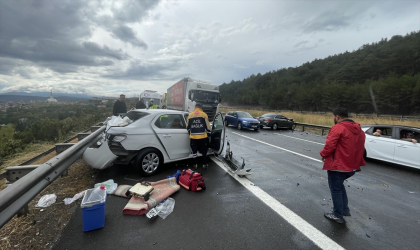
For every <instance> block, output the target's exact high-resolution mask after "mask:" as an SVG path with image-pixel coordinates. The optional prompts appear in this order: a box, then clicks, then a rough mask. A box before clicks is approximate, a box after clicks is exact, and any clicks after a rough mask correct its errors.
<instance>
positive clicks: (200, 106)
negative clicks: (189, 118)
mask: <svg viewBox="0 0 420 250" xmlns="http://www.w3.org/2000/svg"><path fill="white" fill-rule="evenodd" d="M195 107H196V108H200V109H203V105H201V103H196V104H195Z"/></svg>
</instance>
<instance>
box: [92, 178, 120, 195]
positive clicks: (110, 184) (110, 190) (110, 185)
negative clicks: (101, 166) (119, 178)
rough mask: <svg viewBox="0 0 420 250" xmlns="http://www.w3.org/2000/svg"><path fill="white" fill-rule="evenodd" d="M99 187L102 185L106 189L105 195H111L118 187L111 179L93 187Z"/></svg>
mask: <svg viewBox="0 0 420 250" xmlns="http://www.w3.org/2000/svg"><path fill="white" fill-rule="evenodd" d="M101 185H104V186H105V187H106V193H107V194H112V193H113V192H114V191H115V189H117V187H118V184H117V183H115V182H114V180H113V179H109V180H107V181H104V182H101V183H96V184H95V186H94V187H95V188H97V187H100V186H101Z"/></svg>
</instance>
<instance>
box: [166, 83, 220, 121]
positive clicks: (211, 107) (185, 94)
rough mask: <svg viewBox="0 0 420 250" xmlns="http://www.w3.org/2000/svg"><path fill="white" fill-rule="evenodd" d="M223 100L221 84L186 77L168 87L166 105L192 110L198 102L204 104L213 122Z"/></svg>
mask: <svg viewBox="0 0 420 250" xmlns="http://www.w3.org/2000/svg"><path fill="white" fill-rule="evenodd" d="M220 101H221V97H220V93H219V86H218V85H216V84H214V83H212V82H210V81H203V80H197V79H192V78H190V77H184V78H183V79H181V80H180V81H178V82H177V83H175V84H174V85H172V86H171V87H169V88H168V91H167V98H166V106H167V108H168V109H174V110H182V111H186V112H192V111H193V110H194V106H195V104H196V103H201V105H203V111H204V112H205V113H206V114H207V116H208V117H209V121H210V122H212V121H213V119H214V116H215V115H216V114H217V112H219V104H220Z"/></svg>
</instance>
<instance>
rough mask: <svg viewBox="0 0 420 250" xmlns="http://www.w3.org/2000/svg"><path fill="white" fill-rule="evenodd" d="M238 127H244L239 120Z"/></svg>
mask: <svg viewBox="0 0 420 250" xmlns="http://www.w3.org/2000/svg"><path fill="white" fill-rule="evenodd" d="M238 129H239V130H241V129H242V123H241V122H238Z"/></svg>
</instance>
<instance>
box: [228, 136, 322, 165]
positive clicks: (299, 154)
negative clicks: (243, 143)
mask: <svg viewBox="0 0 420 250" xmlns="http://www.w3.org/2000/svg"><path fill="white" fill-rule="evenodd" d="M232 133H233V134H235V135H239V136H242V137H245V138H247V139H250V140H253V141H257V142H259V143H262V144H266V145H268V146H271V147H274V148H278V149H281V150H284V151H287V152H290V153H292V154H295V155H299V156H302V157H305V158H308V159H311V160H314V161H317V162H322V161H321V160H319V159H315V158H312V157H309V156H307V155H303V154H299V153H297V152H294V151H291V150H288V149H285V148H281V147H278V146H275V145H272V144H270V143H266V142H263V141H260V140H257V139H254V138H251V137H248V136H245V135H241V134H238V133H235V132H232Z"/></svg>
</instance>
